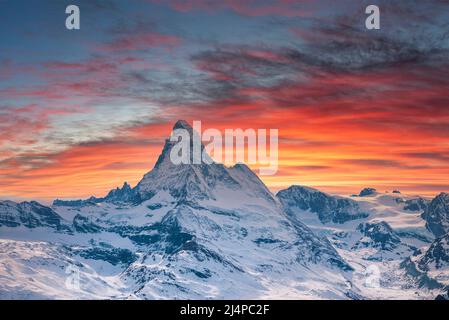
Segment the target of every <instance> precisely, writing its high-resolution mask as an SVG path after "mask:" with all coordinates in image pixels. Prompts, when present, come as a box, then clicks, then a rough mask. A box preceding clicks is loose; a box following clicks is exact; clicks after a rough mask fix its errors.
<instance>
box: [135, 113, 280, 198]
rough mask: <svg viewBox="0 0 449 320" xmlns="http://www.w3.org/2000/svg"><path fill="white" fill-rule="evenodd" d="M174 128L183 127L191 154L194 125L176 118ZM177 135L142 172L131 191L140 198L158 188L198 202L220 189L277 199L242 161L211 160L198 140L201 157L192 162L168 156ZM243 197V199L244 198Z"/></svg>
mask: <svg viewBox="0 0 449 320" xmlns="http://www.w3.org/2000/svg"><path fill="white" fill-rule="evenodd" d="M173 129H174V130H177V129H185V130H187V131H188V132H189V135H190V156H191V160H192V155H193V153H194V152H197V151H198V150H194V148H195V146H194V144H193V137H194V135H195V134H197V135H198V136H197V137H196V138H197V139H200V138H199V134H198V133H196V132H195V131H194V130H193V128H192V127H191V126H190V125H189V124H188V123H187V122H186V121H184V120H179V121H177V122H176V124H175V125H174V126H173ZM173 140H175V141H173ZM178 142H179V140H178V141H176V139H167V140H166V141H165V145H164V147H163V149H162V152H161V154H160V156H159V158H158V160H157V162H156V164H155V166H154V168H153V169H152V170H151V171H150V172H148V173H147V174H145V176H144V177H143V179H142V180H141V181H140V182H139V183H138V185H137V186H136V188H135V189H134V192H135V194H136V196H137V197H138V198H139V199H140V201H145V200H148V199H151V198H152V197H154V196H155V195H156V194H158V193H159V192H161V191H163V192H168V193H169V194H170V195H171V196H172V197H173V198H175V199H177V200H188V201H193V202H198V201H200V200H217V199H219V198H221V197H222V196H221V195H220V193H222V194H223V193H226V194H228V195H229V193H239V198H242V197H243V198H244V197H245V195H246V196H249V195H251V196H253V197H254V196H255V197H257V198H264V199H265V200H266V201H268V202H276V200H275V198H274V197H273V195H272V194H271V192H270V191H269V190H268V188H267V187H266V186H265V185H264V184H263V182H262V181H261V180H260V179H259V178H258V177H257V175H256V174H254V173H253V172H252V171H251V169H249V168H248V167H247V166H246V165H244V164H237V165H235V166H233V167H230V168H227V167H225V166H224V165H223V164H219V163H214V162H213V161H212V160H211V159H210V158H209V156H208V155H207V153H206V152H205V150H204V145H203V144H202V143H201V141H200V140H198V142H199V143H200V145H199V146H200V150H199V151H200V152H201V154H202V155H203V159H202V160H203V161H202V162H201V163H199V164H195V163H194V162H193V161H190V163H180V164H175V163H174V162H173V161H172V159H171V153H172V151H173V150H172V149H173V147H174V146H175V145H176V143H178ZM243 198H242V199H243Z"/></svg>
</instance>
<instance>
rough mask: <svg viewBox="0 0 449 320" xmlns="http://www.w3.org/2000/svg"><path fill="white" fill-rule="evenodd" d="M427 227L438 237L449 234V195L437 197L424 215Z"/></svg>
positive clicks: (444, 194) (442, 194) (441, 194)
mask: <svg viewBox="0 0 449 320" xmlns="http://www.w3.org/2000/svg"><path fill="white" fill-rule="evenodd" d="M422 217H423V219H424V220H426V227H427V228H428V229H429V230H430V231H431V232H432V233H433V234H434V235H435V236H437V237H441V236H443V235H444V234H446V233H448V232H449V194H448V193H446V192H442V193H440V194H439V195H438V196H436V197H435V198H434V199H433V200H432V201H431V202H430V204H429V205H428V206H427V208H426V210H425V211H424V213H423V214H422Z"/></svg>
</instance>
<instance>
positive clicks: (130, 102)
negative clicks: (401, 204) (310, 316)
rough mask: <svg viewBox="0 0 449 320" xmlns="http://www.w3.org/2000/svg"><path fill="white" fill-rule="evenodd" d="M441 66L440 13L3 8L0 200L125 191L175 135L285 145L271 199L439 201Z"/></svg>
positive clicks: (444, 45)
mask: <svg viewBox="0 0 449 320" xmlns="http://www.w3.org/2000/svg"><path fill="white" fill-rule="evenodd" d="M69 4H76V5H78V6H79V7H80V10H81V30H77V31H76V30H72V31H69V30H67V29H66V28H65V19H66V16H67V15H66V14H65V8H66V6H67V5H69ZM368 4H377V5H378V6H379V7H380V10H381V29H380V30H366V29H365V18H366V16H367V15H366V14H365V7H366V6H367V5H368ZM448 58H449V2H448V1H446V0H432V1H390V0H382V1H381V0H372V1H357V0H356V1H344V0H338V1H335V0H328V1H311V0H294V1H293V0H278V1H271V0H261V1H252V0H249V1H243V0H239V1H237V0H235V1H234V0H232V1H226V0H222V1H218V0H217V1H212V0H186V1H181V0H165V1H164V0H131V1H119V0H104V1H102V0H83V1H79V0H70V1H63V0H49V1H45V0H42V1H33V0H30V1H25V0H0V198H2V199H12V200H17V199H35V200H40V201H50V200H52V199H55V198H61V199H62V198H64V199H66V198H67V199H73V198H86V197H90V196H91V195H95V196H103V195H105V194H106V193H107V192H108V191H109V190H110V189H112V188H115V187H117V186H121V185H122V184H123V182H124V181H127V182H129V183H130V184H131V185H132V186H134V185H135V184H136V183H137V182H138V181H139V180H140V179H141V177H142V176H143V175H144V174H145V173H146V172H147V171H149V170H150V169H151V168H152V167H153V165H154V163H155V161H156V159H157V156H158V155H159V153H160V151H161V149H162V147H163V143H164V139H165V138H167V137H168V136H169V134H170V131H171V127H172V126H173V124H174V122H176V120H178V119H185V120H187V121H189V122H192V121H193V120H201V121H202V123H203V127H204V128H218V129H225V128H242V129H246V128H255V129H257V128H276V129H279V134H280V141H279V170H278V172H277V174H276V175H274V176H265V177H261V178H262V180H264V182H266V183H267V185H268V186H269V187H270V188H271V189H272V190H273V191H276V190H278V189H280V188H284V187H288V186H289V185H291V184H301V185H308V186H313V187H317V188H319V189H321V190H324V191H328V192H332V193H340V194H351V193H358V192H359V191H360V189H361V188H363V187H375V188H377V189H378V190H379V191H382V192H383V191H386V190H389V191H391V190H393V189H399V190H401V191H402V192H405V193H411V194H422V195H428V196H433V195H435V194H437V193H439V192H441V191H446V192H447V191H449V95H448V94H449V76H448V71H449V68H448V67H449V60H448Z"/></svg>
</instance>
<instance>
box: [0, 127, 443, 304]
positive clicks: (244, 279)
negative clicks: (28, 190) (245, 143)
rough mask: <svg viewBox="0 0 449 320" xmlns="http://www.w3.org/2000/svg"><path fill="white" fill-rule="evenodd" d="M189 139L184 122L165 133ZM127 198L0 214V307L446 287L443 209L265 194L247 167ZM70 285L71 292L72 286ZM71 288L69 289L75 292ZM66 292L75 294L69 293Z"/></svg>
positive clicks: (391, 199)
mask: <svg viewBox="0 0 449 320" xmlns="http://www.w3.org/2000/svg"><path fill="white" fill-rule="evenodd" d="M179 128H184V129H187V130H189V131H190V132H191V134H192V129H191V127H190V126H189V125H188V124H187V123H186V122H185V121H178V122H177V123H176V124H175V126H174V129H179ZM173 145H174V143H173V142H171V141H170V140H167V141H166V142H165V145H164V147H163V150H162V153H161V155H160V156H159V159H158V161H157V162H156V164H155V166H154V168H153V169H152V170H151V171H150V172H148V173H147V174H145V176H144V177H143V179H142V180H141V181H140V182H139V183H138V184H137V185H136V186H135V187H134V188H132V187H131V186H130V185H129V184H127V183H124V185H123V187H122V188H117V189H114V190H112V191H110V192H109V193H108V194H107V195H106V196H105V197H102V198H96V197H91V198H89V199H87V200H75V201H63V200H55V201H54V203H53V205H52V206H50V207H47V206H44V205H41V204H39V203H37V202H23V203H15V202H12V201H0V298H2V299H8V298H12V299H28V298H38V299H52V298H56V299H197V298H206V299H226V298H227V299H257V298H267V299H270V298H286V299H401V298H415V299H433V298H435V297H436V296H437V295H440V296H444V293H445V292H447V290H448V286H449V245H448V241H449V240H448V239H449V238H448V237H449V235H448V232H449V230H448V226H449V196H448V194H445V193H442V194H440V195H439V196H437V197H436V198H435V199H433V200H430V199H425V198H419V197H411V196H407V195H403V194H401V193H400V192H399V191H395V192H394V193H380V192H377V191H376V190H374V189H372V188H367V189H364V190H362V192H361V193H360V194H359V195H357V196H352V197H349V196H348V197H346V196H334V195H330V194H326V193H324V192H321V191H319V190H316V189H313V188H309V187H304V186H291V187H289V188H288V189H285V190H281V191H279V192H278V193H277V194H276V195H274V194H272V193H271V192H270V190H269V189H268V188H267V187H266V186H265V185H264V183H263V182H262V181H261V180H260V179H259V178H258V177H257V175H256V174H254V173H253V172H252V171H251V170H250V169H249V168H248V167H247V166H246V165H244V164H237V165H235V166H233V167H225V166H224V165H222V164H219V163H213V164H209V165H208V164H180V165H175V164H173V163H172V162H171V161H170V159H169V154H170V151H171V149H172V147H173ZM74 279H75V281H74V282H73V280H74ZM78 282H79V285H78ZM74 283H75V284H76V285H73V284H74Z"/></svg>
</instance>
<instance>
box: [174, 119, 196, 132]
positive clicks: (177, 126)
mask: <svg viewBox="0 0 449 320" xmlns="http://www.w3.org/2000/svg"><path fill="white" fill-rule="evenodd" d="M176 129H185V130H188V131H192V130H193V128H192V126H191V125H190V124H189V123H188V122H187V121H185V120H178V121H176V123H175V125H174V126H173V130H176Z"/></svg>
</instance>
